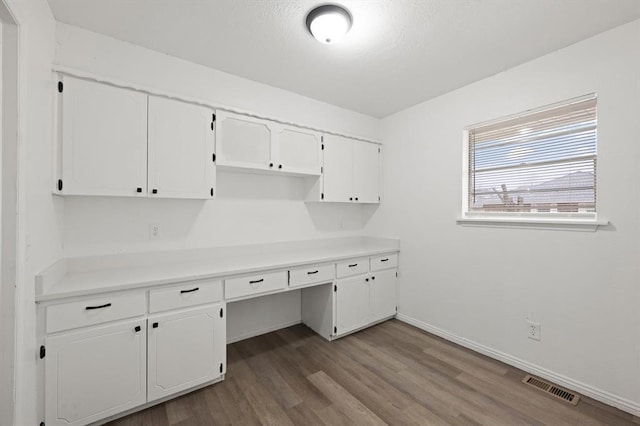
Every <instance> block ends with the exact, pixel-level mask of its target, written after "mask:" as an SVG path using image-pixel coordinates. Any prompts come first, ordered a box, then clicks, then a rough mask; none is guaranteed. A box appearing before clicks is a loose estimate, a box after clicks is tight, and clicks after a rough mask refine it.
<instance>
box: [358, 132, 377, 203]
mask: <svg viewBox="0 0 640 426" xmlns="http://www.w3.org/2000/svg"><path fill="white" fill-rule="evenodd" d="M379 150H380V147H379V145H376V144H373V143H368V142H361V141H353V193H354V199H356V201H358V202H359V203H378V202H379V201H380V198H379V197H380V151H379Z"/></svg>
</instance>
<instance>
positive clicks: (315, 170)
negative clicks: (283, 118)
mask: <svg viewBox="0 0 640 426" xmlns="http://www.w3.org/2000/svg"><path fill="white" fill-rule="evenodd" d="M276 129H277V131H276V143H275V148H276V152H275V153H276V155H277V158H276V159H275V160H276V161H275V163H277V165H278V168H279V170H282V171H284V172H291V173H299V174H305V175H320V167H321V164H322V158H321V153H322V151H321V146H322V143H321V140H322V137H321V135H320V133H317V132H314V131H311V130H306V129H302V128H297V127H290V126H276ZM281 166H282V167H281ZM280 167H281V168H280Z"/></svg>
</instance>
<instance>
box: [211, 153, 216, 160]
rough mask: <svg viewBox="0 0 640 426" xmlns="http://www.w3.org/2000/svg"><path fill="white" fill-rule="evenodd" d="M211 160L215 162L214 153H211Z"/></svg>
mask: <svg viewBox="0 0 640 426" xmlns="http://www.w3.org/2000/svg"><path fill="white" fill-rule="evenodd" d="M211 161H213V162H214V163H215V162H216V153H215V152H214V153H213V154H211Z"/></svg>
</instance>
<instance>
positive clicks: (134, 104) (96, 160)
mask: <svg viewBox="0 0 640 426" xmlns="http://www.w3.org/2000/svg"><path fill="white" fill-rule="evenodd" d="M61 83H62V84H63V85H64V86H60V87H61V88H63V89H64V90H63V92H62V93H60V94H59V95H60V97H61V102H60V104H59V106H60V120H59V126H60V129H59V131H60V135H59V136H60V138H61V150H62V151H61V153H60V154H61V155H60V158H59V159H58V161H59V166H60V167H61V173H60V174H59V176H58V179H57V181H56V183H55V185H56V192H57V193H63V194H71V195H124V196H135V195H144V193H146V189H147V188H146V185H147V95H146V94H144V93H138V92H134V91H131V90H125V89H119V88H116V87H112V86H107V85H103V84H96V83H92V82H88V81H84V80H79V79H75V78H70V77H64V79H63V80H62V81H61Z"/></svg>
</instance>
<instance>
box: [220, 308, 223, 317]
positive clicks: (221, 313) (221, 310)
mask: <svg viewBox="0 0 640 426" xmlns="http://www.w3.org/2000/svg"><path fill="white" fill-rule="evenodd" d="M223 314H224V309H223V308H220V318H222V315H223Z"/></svg>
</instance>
